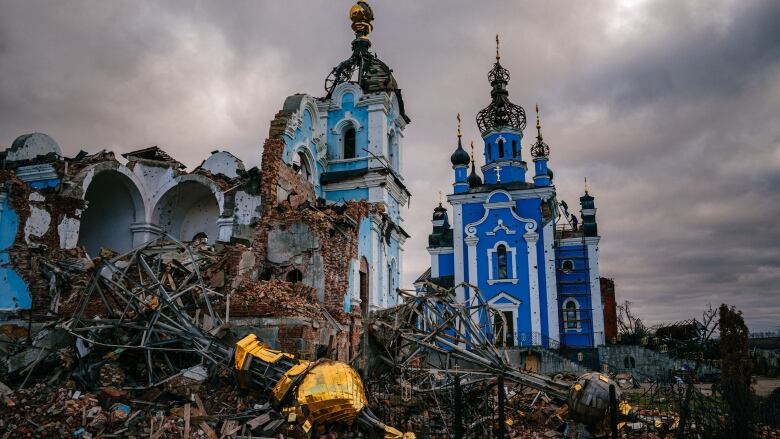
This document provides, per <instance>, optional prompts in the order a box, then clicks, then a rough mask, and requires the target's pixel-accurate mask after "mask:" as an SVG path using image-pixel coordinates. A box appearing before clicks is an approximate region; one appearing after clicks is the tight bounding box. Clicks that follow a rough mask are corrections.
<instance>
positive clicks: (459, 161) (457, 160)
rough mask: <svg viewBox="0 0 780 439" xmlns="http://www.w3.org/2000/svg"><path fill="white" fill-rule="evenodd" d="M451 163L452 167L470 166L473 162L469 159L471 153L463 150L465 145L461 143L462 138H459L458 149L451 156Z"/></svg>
mask: <svg viewBox="0 0 780 439" xmlns="http://www.w3.org/2000/svg"><path fill="white" fill-rule="evenodd" d="M450 161H451V162H452V166H459V165H463V166H468V164H469V163H470V162H471V159H469V153H467V152H466V150H465V149H463V145H462V144H461V142H460V137H458V148H457V149H456V150H455V152H453V153H452V155H451V156H450Z"/></svg>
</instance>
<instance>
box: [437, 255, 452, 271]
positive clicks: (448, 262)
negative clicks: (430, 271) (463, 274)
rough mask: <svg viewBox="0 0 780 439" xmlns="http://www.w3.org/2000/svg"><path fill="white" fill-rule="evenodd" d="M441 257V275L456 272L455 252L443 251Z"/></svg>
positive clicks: (439, 256)
mask: <svg viewBox="0 0 780 439" xmlns="http://www.w3.org/2000/svg"><path fill="white" fill-rule="evenodd" d="M437 257H438V258H439V276H453V275H454V274H455V253H442V254H439V255H437Z"/></svg>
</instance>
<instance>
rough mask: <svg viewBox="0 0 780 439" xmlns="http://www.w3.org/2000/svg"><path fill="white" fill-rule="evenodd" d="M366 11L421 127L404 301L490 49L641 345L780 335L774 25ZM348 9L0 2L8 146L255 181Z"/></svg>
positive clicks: (549, 10)
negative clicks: (710, 333)
mask: <svg viewBox="0 0 780 439" xmlns="http://www.w3.org/2000/svg"><path fill="white" fill-rule="evenodd" d="M372 5H373V6H374V9H375V12H376V15H377V20H376V21H375V26H376V28H375V31H374V32H373V34H372V36H371V39H372V41H373V44H374V46H373V49H374V50H376V51H377V52H378V54H379V55H380V57H381V58H382V59H383V60H384V61H385V62H387V63H388V64H389V65H390V66H391V67H392V68H393V69H394V70H395V75H396V78H397V79H398V82H399V84H400V86H401V87H402V88H403V93H404V100H405V101H406V107H407V111H408V113H409V115H410V116H411V117H412V119H413V122H412V124H411V125H410V126H409V127H408V128H407V130H406V133H405V146H404V151H403V154H405V155H404V161H405V163H404V166H405V169H404V175H405V177H406V180H407V182H408V183H409V186H410V188H411V189H412V192H413V194H414V197H413V199H412V204H411V208H410V209H409V210H407V211H406V212H405V217H406V223H405V227H406V228H407V229H408V230H409V231H410V232H411V234H412V235H413V238H412V239H410V240H409V241H407V244H406V251H405V255H406V256H405V262H404V265H405V266H404V272H405V280H406V283H407V284H409V283H410V282H411V281H412V280H413V279H414V278H415V277H416V276H417V274H419V273H420V272H422V271H423V270H424V269H425V268H427V266H428V265H427V264H428V256H427V253H426V252H425V250H424V246H425V243H426V235H427V233H428V232H429V228H430V223H429V219H430V213H431V209H432V207H433V204H434V200H435V199H436V192H437V191H439V190H441V191H443V192H445V193H446V192H449V191H450V189H451V186H450V181H451V172H452V171H451V169H450V167H449V163H448V157H449V154H450V153H451V151H452V150H453V149H454V146H455V135H454V134H455V132H454V131H455V130H454V119H455V114H456V113H457V112H460V113H462V114H463V118H464V136H465V139H467V140H468V139H478V138H479V134H478V132H477V130H476V126H475V124H474V122H473V118H474V115H475V114H476V112H477V111H479V110H480V109H481V108H483V107H484V106H485V105H487V103H488V101H489V85H488V83H487V79H486V77H485V75H486V73H487V71H488V70H489V69H490V66H491V63H492V62H493V56H494V47H493V39H494V35H495V34H496V33H497V32H498V33H500V34H501V36H502V63H503V64H504V65H505V67H507V68H508V69H509V70H510V71H511V72H512V80H511V82H510V84H509V89H510V94H511V97H512V99H513V101H514V102H516V103H519V104H521V105H523V106H524V107H525V109H526V111H528V112H529V119H531V118H533V115H532V114H531V112H532V110H533V104H534V103H537V102H538V103H539V104H540V106H541V108H542V123H543V126H544V133H545V139H546V140H547V141H548V143H550V145H551V147H552V156H551V162H550V164H551V167H552V168H553V169H554V170H555V175H556V186H557V188H558V192H559V194H560V196H561V197H562V198H564V199H566V200H567V201H568V202H569V205H570V206H573V205H575V204H576V200H577V197H579V195H580V194H581V192H582V179H583V178H584V177H585V176H587V177H588V180H589V182H590V184H591V188H592V193H593V194H594V195H595V196H596V202H597V207H598V209H599V210H598V220H599V227H600V231H601V233H602V235H603V239H602V244H601V250H600V251H601V261H600V268H601V271H602V274H603V275H605V276H609V277H614V278H615V281H616V283H617V287H618V295H619V300H624V299H627V300H631V301H632V302H634V303H635V306H634V309H635V310H636V311H637V312H638V313H640V315H641V316H642V317H643V319H644V320H645V321H646V322H649V323H656V322H660V321H669V320H678V319H683V318H689V317H692V316H696V315H698V314H699V313H700V311H701V310H702V309H703V308H704V307H705V306H706V304H707V303H712V304H714V305H717V304H719V303H721V302H726V303H732V304H735V305H737V306H738V307H739V308H741V309H743V310H744V311H745V313H746V316H747V319H748V322H749V323H750V324H751V326H752V327H753V328H754V329H762V330H765V329H775V328H776V327H777V326H778V325H779V324H780V322H779V321H778V318H777V316H778V315H780V288H778V284H780V268H778V267H779V264H778V261H779V260H780V226H778V224H780V221H778V218H780V203H779V202H778V199H777V191H778V189H780V172H779V171H778V170H779V169H780V124H778V123H777V117H778V116H777V115H778V114H780V27H778V26H777V23H778V22H780V3H777V2H774V1H753V2H738V1H725V0H724V1H712V2H706V3H704V2H694V1H689V2H684V1H681V2H668V1H659V2H653V1H642V0H631V1H619V2H614V3H607V2H556V1H553V2H535V3H530V2H498V1H495V2H479V3H475V2H469V1H465V0H455V1H448V2H446V3H445V2H435V1H408V2H398V1H381V0H375V1H374V2H372ZM349 6H350V2H348V1H338V2H332V1H328V2H325V1H318V2H309V1H306V2H304V1H285V2H276V1H274V2H272V1H264V2H257V1H245V2H244V1H234V2H229V3H225V2H218V1H214V2H191V1H186V2H185V1H166V2H142V3H138V2H129V1H115V2H100V1H81V2H74V1H71V2H48V1H47V2H43V1H40V2H39V1H7V0H0V145H3V144H5V145H7V144H10V143H11V142H12V141H13V139H14V138H15V137H16V136H17V135H19V134H22V133H26V132H31V131H33V130H37V131H43V132H46V133H48V134H50V135H52V136H53V137H54V138H55V139H56V140H57V141H58V142H59V143H60V144H61V145H62V146H63V148H64V149H65V151H66V153H67V154H74V153H76V152H77V151H78V150H79V149H80V148H84V149H87V150H91V151H94V150H97V149H100V148H110V149H113V150H115V151H117V152H123V151H127V150H130V149H134V148H138V147H145V146H150V145H160V146H161V147H163V148H165V149H166V150H167V151H169V152H170V153H171V154H172V155H174V156H175V157H177V158H178V159H179V160H182V161H184V162H185V163H187V164H188V165H190V166H193V165H197V164H198V163H199V162H200V160H201V159H202V158H204V157H205V156H206V155H207V154H208V151H211V150H213V149H215V148H227V149H230V150H231V151H233V152H234V153H236V154H237V155H238V156H239V157H241V158H242V159H243V160H245V162H246V163H247V164H248V165H250V166H252V165H257V164H258V162H259V156H260V147H261V145H262V141H263V139H264V138H265V137H266V134H267V131H268V123H269V121H270V119H271V118H272V117H273V114H274V113H275V112H276V111H277V110H278V109H279V108H280V106H281V104H282V102H283V101H284V98H285V97H286V96H287V95H289V94H291V93H294V92H307V93H311V94H313V95H321V94H322V90H323V81H324V78H325V76H326V75H327V73H328V72H329V71H330V69H331V68H332V67H333V66H334V65H336V64H338V63H339V62H340V61H341V60H343V59H345V58H347V57H348V56H349V41H350V39H351V37H352V35H351V31H350V30H349V27H348V22H347V20H346V11H347V9H348V7H349ZM531 125H532V124H531ZM532 131H533V130H529V131H528V132H527V134H528V136H529V137H530V136H532V135H533V133H532ZM477 147H478V150H477V152H478V154H479V151H480V150H481V147H480V144H479V143H477ZM478 160H479V158H478ZM573 210H577V209H573Z"/></svg>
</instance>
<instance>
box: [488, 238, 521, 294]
mask: <svg viewBox="0 0 780 439" xmlns="http://www.w3.org/2000/svg"><path fill="white" fill-rule="evenodd" d="M499 245H503V246H504V247H506V252H507V253H511V254H512V257H511V259H510V258H509V255H507V265H509V267H507V268H508V270H507V275H508V276H509V277H508V278H506V279H497V278H495V275H496V274H497V273H493V255H494V254H495V253H496V252H497V251H498V246H499ZM487 261H488V279H487V283H488V285H495V284H500V283H511V284H516V283H517V282H518V280H519V279H518V278H517V249H516V248H515V247H512V246H510V245H509V244H508V243H507V242H506V241H498V242H496V243H495V245H493V247H492V248H489V249H487Z"/></svg>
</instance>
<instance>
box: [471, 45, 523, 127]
mask: <svg viewBox="0 0 780 439" xmlns="http://www.w3.org/2000/svg"><path fill="white" fill-rule="evenodd" d="M500 60H501V55H500V54H499V51H498V35H496V63H495V64H493V68H492V69H491V70H490V72H488V80H490V85H491V86H493V90H492V91H491V92H490V96H491V97H492V99H493V100H492V102H490V105H488V106H487V107H486V108H485V109H483V110H482V111H480V112H479V113H478V114H477V126H479V131H480V132H481V133H482V135H485V134H487V133H488V132H490V131H493V130H496V129H499V128H509V129H512V130H514V131H520V132H522V131H523V130H524V129H525V124H526V121H525V110H523V107H521V106H519V105H515V104H513V103H511V102H509V92H508V91H507V89H506V85H507V83H508V82H509V70H507V69H505V68H504V67H503V66H502V65H501V62H500Z"/></svg>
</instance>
